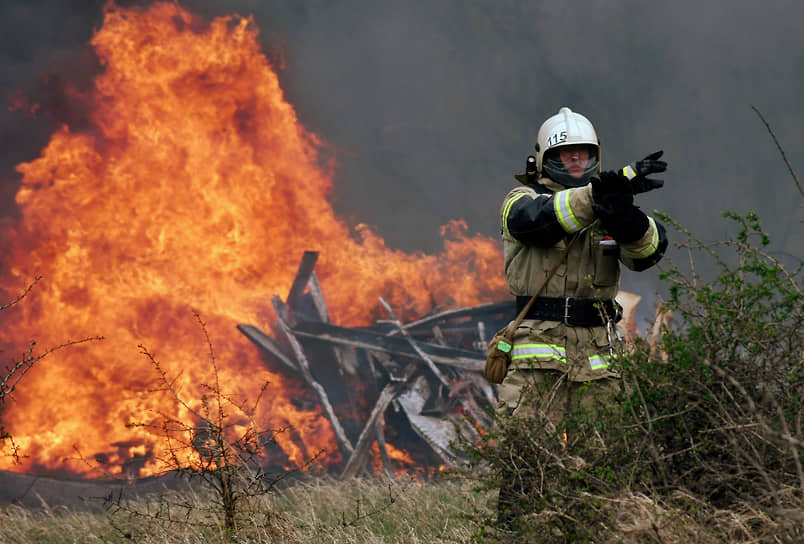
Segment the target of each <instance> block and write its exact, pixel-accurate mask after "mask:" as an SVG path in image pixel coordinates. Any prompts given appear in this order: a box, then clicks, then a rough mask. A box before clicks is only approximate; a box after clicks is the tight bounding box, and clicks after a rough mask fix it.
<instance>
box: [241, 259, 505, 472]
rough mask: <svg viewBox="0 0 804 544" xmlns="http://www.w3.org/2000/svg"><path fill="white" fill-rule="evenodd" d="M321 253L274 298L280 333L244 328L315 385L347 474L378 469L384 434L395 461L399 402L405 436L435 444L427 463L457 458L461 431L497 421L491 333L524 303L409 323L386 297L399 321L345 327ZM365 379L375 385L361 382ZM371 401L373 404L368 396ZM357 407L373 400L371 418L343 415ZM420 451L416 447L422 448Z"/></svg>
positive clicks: (368, 408) (384, 455)
mask: <svg viewBox="0 0 804 544" xmlns="http://www.w3.org/2000/svg"><path fill="white" fill-rule="evenodd" d="M317 258H318V253H317V252H310V251H308V252H305V254H304V256H303V258H302V260H301V263H300V265H299V269H298V273H297V274H296V278H295V280H294V282H293V286H292V287H291V289H290V293H289V294H288V297H287V300H285V301H284V302H283V301H282V300H281V299H280V298H279V297H278V296H276V295H274V296H273V298H272V302H273V306H274V310H275V311H276V316H277V319H276V323H275V332H276V334H275V336H276V338H277V339H276V340H275V339H274V338H272V337H271V336H270V335H268V334H266V333H265V332H263V331H261V330H260V329H259V328H257V327H255V326H253V325H245V324H241V325H238V326H237V328H238V329H239V330H240V332H242V333H243V334H244V335H245V336H246V337H248V338H249V339H250V340H251V341H252V342H254V344H256V345H257V346H258V347H259V348H260V349H261V350H263V351H264V352H265V354H266V355H268V356H269V357H270V358H271V359H273V360H275V361H276V362H278V363H279V364H281V365H283V366H284V367H285V368H286V369H287V370H289V371H291V372H293V373H294V374H297V375H299V376H300V377H301V378H302V379H303V380H304V382H305V383H306V384H307V385H308V386H309V388H310V389H311V390H312V391H313V392H314V393H315V395H316V397H317V399H318V401H319V403H320V404H321V408H322V409H323V411H324V413H325V414H326V416H327V419H328V420H329V422H330V423H331V425H332V429H333V431H334V433H335V437H336V440H337V443H338V448H339V450H340V453H341V455H342V457H343V459H344V464H343V469H342V472H341V476H343V477H350V476H354V475H356V474H358V473H360V472H361V471H362V470H366V469H367V468H368V464H367V461H368V459H369V454H370V451H371V450H370V448H371V445H372V444H373V443H374V442H375V441H376V444H377V448H378V450H379V452H378V455H379V457H380V459H381V462H382V465H383V466H384V468H385V469H386V470H392V469H393V467H392V466H391V464H390V458H391V457H390V455H389V453H388V447H389V446H388V443H387V442H386V438H385V435H386V433H387V432H389V428H388V427H389V426H390V423H389V420H386V412H387V411H388V410H389V409H391V410H392V412H393V414H394V416H395V417H393V418H392V420H393V422H394V428H393V429H391V431H392V432H393V434H394V435H395V436H397V437H404V435H405V434H406V433H407V434H408V435H409V434H410V431H412V432H413V433H415V436H417V437H418V443H419V444H421V445H423V446H424V447H425V449H426V450H427V455H425V456H424V458H425V461H426V462H433V463H434V464H436V465H453V464H454V463H455V461H456V454H455V453H454V452H453V450H452V448H451V447H450V442H452V441H453V440H454V439H455V438H456V432H457V430H458V429H460V430H461V431H463V432H465V433H467V435H468V436H471V435H472V434H473V433H476V431H475V429H474V427H473V426H472V425H470V424H469V421H472V420H473V421H474V422H476V423H477V424H478V425H480V426H481V427H488V426H490V425H491V424H492V418H491V415H490V413H489V411H488V409H487V408H488V406H489V405H493V403H494V402H495V399H496V392H495V391H494V388H493V386H492V385H491V384H490V383H488V382H487V381H486V380H485V379H484V378H483V377H482V375H481V372H482V369H483V365H484V363H485V348H486V342H487V340H488V334H487V331H492V332H493V331H495V330H497V329H499V328H501V327H502V326H504V324H505V323H507V322H508V320H509V319H510V316H511V315H512V312H513V311H514V302H513V301H508V302H499V303H492V304H482V305H479V306H475V307H473V308H462V309H453V310H447V311H441V312H434V313H431V314H429V315H427V316H425V317H423V318H421V319H419V320H416V321H413V322H411V323H406V324H403V323H402V322H401V321H400V320H399V318H398V317H397V316H396V314H395V312H394V311H393V308H391V306H390V305H389V304H388V303H387V302H386V301H385V300H383V299H382V298H380V303H381V304H382V305H383V306H384V307H385V310H386V311H387V313H388V316H389V319H386V320H378V321H377V322H376V324H375V326H373V327H368V328H367V327H355V328H347V327H340V326H337V325H334V324H332V323H330V321H329V317H328V312H327V306H326V303H325V300H324V295H323V293H322V291H321V287H320V285H319V283H318V279H317V277H316V274H315V272H314V270H313V268H314V266H315V262H316V260H317ZM361 382H362V384H363V385H364V386H365V387H359V386H358V387H355V385H357V384H359V383H361ZM358 397H359V398H358ZM367 399H368V400H369V405H365V404H364V403H363V402H362V401H365V400H367ZM357 405H362V406H363V410H362V411H363V412H364V414H362V415H363V416H364V417H363V418H362V419H360V418H357V420H355V419H354V418H353V417H352V418H351V419H350V418H343V417H341V416H340V413H343V412H345V411H346V408H347V407H349V406H351V407H354V406H357ZM400 415H401V416H402V417H399V416H400ZM389 419H391V418H389ZM357 423H359V425H356V424H357ZM345 426H350V427H351V428H350V429H349V430H347V428H345ZM420 449H421V448H415V450H417V451H416V452H415V453H418V454H419V455H421V452H420V451H418V450H420Z"/></svg>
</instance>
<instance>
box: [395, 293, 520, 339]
mask: <svg viewBox="0 0 804 544" xmlns="http://www.w3.org/2000/svg"><path fill="white" fill-rule="evenodd" d="M514 316H516V303H515V302H514V301H512V300H511V301H504V302H491V303H488V304H480V305H478V306H473V307H471V308H455V309H452V310H447V311H444V312H440V313H437V314H433V315H428V316H426V317H423V318H421V319H419V320H417V321H411V322H410V323H406V324H405V325H404V328H405V330H406V331H408V332H411V333H412V332H413V331H414V330H418V329H423V330H427V331H429V330H430V329H431V328H432V327H433V326H434V325H441V324H443V323H447V322H448V321H455V320H459V319H468V320H470V321H480V320H484V321H492V320H494V319H495V318H496V319H508V320H510V319H513V318H514ZM442 328H443V327H442ZM389 334H390V335H395V334H399V333H398V332H397V331H393V332H391V333H389Z"/></svg>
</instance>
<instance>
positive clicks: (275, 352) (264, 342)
mask: <svg viewBox="0 0 804 544" xmlns="http://www.w3.org/2000/svg"><path fill="white" fill-rule="evenodd" d="M237 330H239V331H240V332H241V333H243V334H244V335H245V336H246V338H248V339H249V340H251V341H252V342H254V344H256V345H257V347H259V348H261V349H263V350H265V351H266V352H268V353H269V354H270V355H271V356H273V357H274V358H275V359H276V360H277V361H279V362H280V363H282V364H283V365H285V366H286V367H288V368H289V369H291V370H292V371H294V372H297V373H298V372H299V367H298V365H297V364H296V361H294V360H293V359H292V358H291V356H289V355H288V354H287V353H285V350H283V349H282V348H281V347H280V346H279V344H277V343H276V341H275V340H274V339H273V338H271V337H270V336H268V335H267V334H265V333H264V332H262V331H261V330H260V329H258V328H257V327H255V326H254V325H238V326H237Z"/></svg>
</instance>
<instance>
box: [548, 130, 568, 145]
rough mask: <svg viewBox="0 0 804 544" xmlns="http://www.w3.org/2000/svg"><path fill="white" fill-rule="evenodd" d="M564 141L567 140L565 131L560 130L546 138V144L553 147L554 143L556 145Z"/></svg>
mask: <svg viewBox="0 0 804 544" xmlns="http://www.w3.org/2000/svg"><path fill="white" fill-rule="evenodd" d="M566 141H567V131H566V130H562V131H561V132H559V133H556V134H553V135H552V136H550V137H549V138H547V145H549V146H550V147H553V146H554V145H558V144H560V143H562V142H566Z"/></svg>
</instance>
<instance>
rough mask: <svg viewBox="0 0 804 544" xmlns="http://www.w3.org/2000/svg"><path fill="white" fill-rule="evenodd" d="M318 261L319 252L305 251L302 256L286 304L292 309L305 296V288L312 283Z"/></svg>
mask: <svg viewBox="0 0 804 544" xmlns="http://www.w3.org/2000/svg"><path fill="white" fill-rule="evenodd" d="M317 260H318V252H317V251H305V252H304V255H302V259H301V262H300V263H299V269H298V271H296V277H295V278H294V279H293V284H292V285H291V287H290V292H288V298H287V299H285V303H286V304H287V305H288V306H290V307H291V308H292V307H293V306H294V304H295V303H296V301H297V300H298V299H299V298H300V297H301V296H302V294H304V288H305V287H307V283H308V282H309V281H310V275H311V274H312V273H313V268H315V262H316V261H317Z"/></svg>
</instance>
